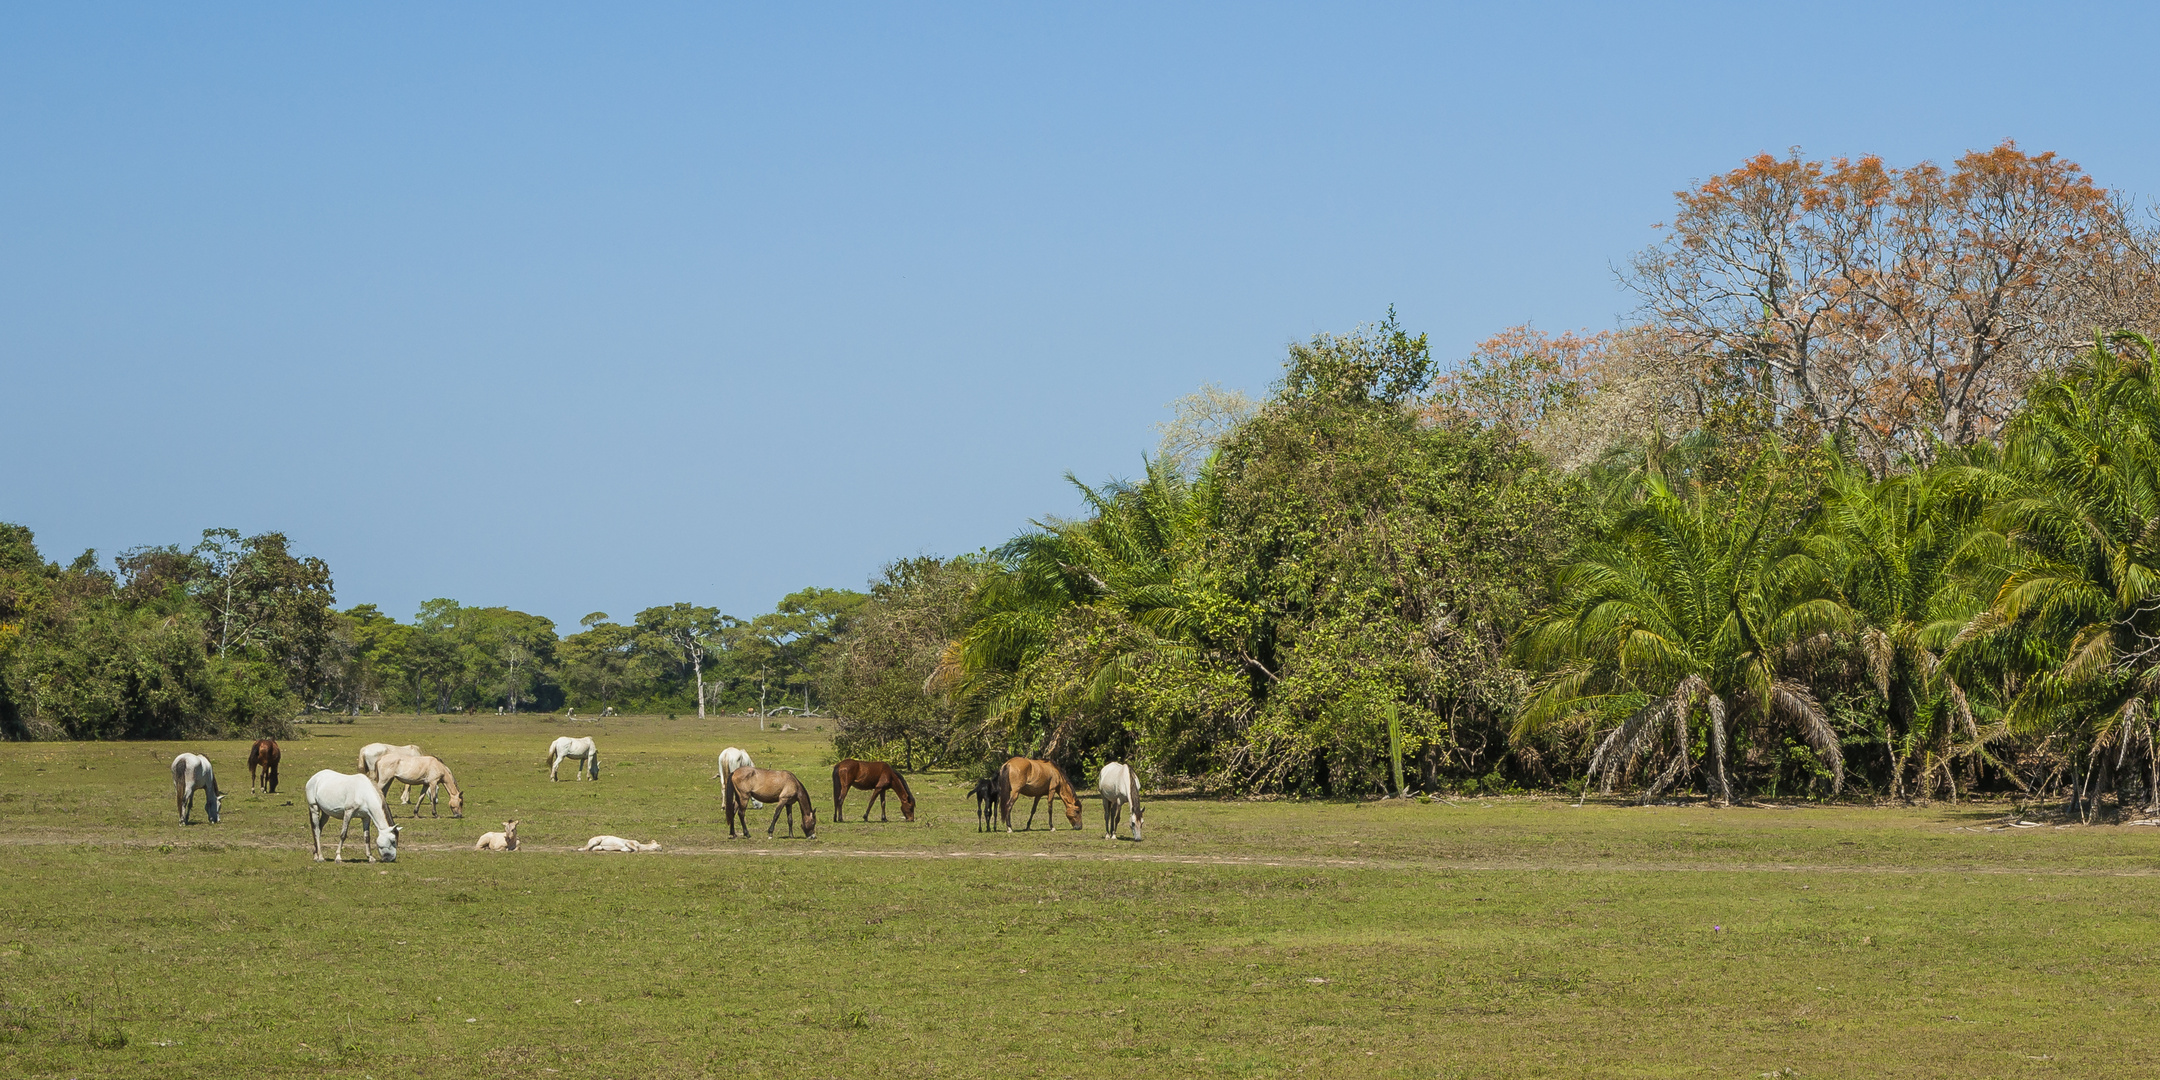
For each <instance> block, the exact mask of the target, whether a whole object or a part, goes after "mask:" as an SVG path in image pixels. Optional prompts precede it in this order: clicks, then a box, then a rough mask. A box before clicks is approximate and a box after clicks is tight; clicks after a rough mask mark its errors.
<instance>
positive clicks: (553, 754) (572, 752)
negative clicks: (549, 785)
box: [547, 735, 600, 780]
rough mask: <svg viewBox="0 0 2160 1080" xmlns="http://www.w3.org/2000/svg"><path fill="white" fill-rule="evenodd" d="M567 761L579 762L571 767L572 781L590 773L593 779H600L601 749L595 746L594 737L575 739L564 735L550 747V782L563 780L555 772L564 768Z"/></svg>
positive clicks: (548, 763)
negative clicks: (563, 764) (563, 765)
mask: <svg viewBox="0 0 2160 1080" xmlns="http://www.w3.org/2000/svg"><path fill="white" fill-rule="evenodd" d="M566 760H567V761H574V762H577V764H575V765H572V766H571V767H570V779H572V780H576V779H577V778H578V776H579V775H580V774H583V773H585V772H588V771H590V772H591V774H592V778H593V779H595V780H598V779H600V748H599V747H597V746H594V745H593V741H592V736H590V735H587V736H583V737H581V738H576V739H573V738H571V737H570V736H568V735H564V736H562V737H560V738H557V739H556V740H555V741H554V742H553V743H551V744H549V745H548V759H547V767H548V779H549V780H560V779H562V778H561V777H559V776H557V775H555V770H557V769H560V768H562V763H563V762H564V761H566Z"/></svg>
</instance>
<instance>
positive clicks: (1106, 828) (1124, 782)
mask: <svg viewBox="0 0 2160 1080" xmlns="http://www.w3.org/2000/svg"><path fill="white" fill-rule="evenodd" d="M1095 790H1097V791H1099V792H1101V793H1102V820H1103V839H1105V840H1115V839H1117V812H1118V806H1119V805H1120V804H1123V805H1124V806H1125V808H1126V809H1127V810H1128V811H1129V812H1130V813H1131V814H1132V821H1131V824H1132V838H1133V839H1134V840H1135V841H1137V840H1139V839H1140V817H1141V814H1142V813H1143V811H1142V810H1141V809H1140V778H1139V777H1137V776H1134V775H1133V771H1132V766H1130V765H1127V764H1125V763H1124V762H1122V761H1113V762H1111V763H1110V764H1108V765H1105V766H1103V767H1102V776H1101V777H1100V778H1098V779H1097V780H1096V781H1095Z"/></svg>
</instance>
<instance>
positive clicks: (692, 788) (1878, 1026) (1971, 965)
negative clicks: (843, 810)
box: [0, 717, 2160, 1080]
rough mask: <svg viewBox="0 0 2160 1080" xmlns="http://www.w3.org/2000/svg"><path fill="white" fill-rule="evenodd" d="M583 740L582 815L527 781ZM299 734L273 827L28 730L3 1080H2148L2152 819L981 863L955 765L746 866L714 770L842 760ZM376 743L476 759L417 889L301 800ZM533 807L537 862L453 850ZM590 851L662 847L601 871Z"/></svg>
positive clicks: (1945, 823)
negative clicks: (860, 817) (1207, 1077)
mask: <svg viewBox="0 0 2160 1080" xmlns="http://www.w3.org/2000/svg"><path fill="white" fill-rule="evenodd" d="M573 728H574V729H575V730H576V731H577V732H579V733H591V734H594V735H596V737H597V738H598V739H599V740H600V744H601V748H602V771H601V780H600V782H599V783H597V784H588V783H575V784H573V783H569V782H567V781H566V782H563V783H557V784H550V783H549V782H548V780H547V776H546V770H545V769H544V768H542V767H541V764H540V762H541V758H542V756H543V753H544V751H545V749H546V746H547V743H548V741H549V740H550V739H551V738H552V737H553V736H554V735H556V734H559V733H562V732H566V731H571V730H573ZM312 730H313V731H315V732H316V735H315V737H312V738H305V739H298V740H294V741H293V742H291V743H289V744H287V747H286V757H285V770H284V772H285V776H284V787H285V791H284V793H282V794H280V795H278V796H275V797H265V796H252V795H249V794H248V792H247V780H246V770H245V769H244V767H243V762H244V760H245V755H246V747H245V745H244V744H241V743H213V744H187V745H186V746H182V745H180V744H146V743H119V744H111V743H108V744H6V745H0V1075H4V1076H10V1077H15V1076H30V1077H36V1076H55V1077H63V1076H144V1077H150V1076H157V1077H164V1076H174V1075H197V1074H199V1075H218V1076H238V1077H248V1076H265V1077H285V1076H302V1075H329V1076H349V1077H375V1078H378V1080H389V1078H390V1077H393V1076H395V1077H414V1076H419V1077H428V1076H439V1077H483V1076H532V1077H557V1076H560V1077H675V1076H707V1075H712V1076H718V1075H729V1076H785V1077H792V1076H805V1077H818V1076H834V1077H838V1076H870V1075H879V1076H1070V1077H1087V1078H1095V1077H1103V1076H1143V1075H1187V1074H1219V1075H1225V1076H1255V1075H1259V1076H1287V1075H1295V1074H1305V1075H1313V1076H1368V1075H1370V1076H1464V1077H1485V1076H1492V1077H1500V1076H1554V1077H1582V1076H1601V1077H1602V1076H1660V1077H1662V1076H1703V1077H1756V1076H1760V1075H1763V1074H1777V1075H1787V1074H1786V1073H1784V1072H1783V1070H1788V1069H1789V1070H1791V1074H1794V1075H1800V1076H1821V1077H1831V1076H1925V1077H1985V1076H2016V1077H2056V1076H2129V1075H2144V1074H2148V1073H2150V1072H2151V1071H2153V1065H2152V1064H2151V1061H2152V1057H2153V1052H2154V1043H2155V1038H2154V1036H2153V1035H2151V1034H2149V1033H2148V1030H2147V1028H2146V1024H2147V1022H2148V1021H2149V1018H2150V1016H2151V1014H2152V1009H2153V1005H2154V998H2155V991H2154V989H2153V985H2154V975H2155V972H2154V967H2153V957H2154V955H2155V952H2156V950H2160V932H2156V928H2155V920H2154V917H2153V912H2154V910H2155V901H2156V900H2160V876H2156V875H2155V873H2154V871H2155V867H2156V862H2160V860H2156V857H2155V856H2156V854H2160V851H2156V849H2160V829H2150V828H2132V827H2115V828H2067V829H2056V828H2052V827H2049V828H2041V829H2030V830H2013V831H1999V832H1989V831H1985V829H1986V828H1987V827H1988V826H1989V825H1992V824H1999V823H2000V822H2001V821H2002V820H2003V817H2004V815H2005V813H2006V812H2007V808H2006V807H2003V806H2000V805H1984V806H1962V807H1948V806H1938V807H1934V808H1928V809H1920V810H1889V809H1867V808H1806V809H1797V808H1796V809H1781V810H1772V809H1734V810H1715V811H1713V810H1708V809H1703V808H1680V807H1650V808H1637V807H1627V806H1618V805H1607V806H1600V805H1597V804H1592V805H1590V806H1586V807H1582V808H1576V807H1574V806H1573V805H1572V804H1570V803H1568V802H1565V801H1561V800H1553V799H1533V798H1523V799H1507V800H1471V801H1458V802H1456V803H1454V804H1450V803H1446V802H1439V803H1433V804H1430V805H1421V804H1416V803H1407V804H1404V803H1391V804H1371V803H1366V804H1352V803H1329V802H1304V803H1295V802H1221V801H1214V800H1202V799H1175V798H1172V799H1160V800H1154V801H1151V802H1150V804H1149V822H1148V825H1149V827H1148V831H1147V837H1148V838H1147V841H1146V842H1145V843H1142V844H1132V843H1129V842H1122V841H1121V842H1118V843H1115V844H1112V843H1106V842H1105V841H1104V840H1103V839H1102V838H1101V833H1100V832H1099V831H1096V830H1098V829H1099V828H1100V826H1099V817H1098V816H1097V815H1098V814H1099V812H1100V811H1099V808H1098V804H1096V803H1095V802H1094V801H1093V800H1092V799H1091V800H1088V802H1087V805H1086V808H1085V813H1086V816H1085V818H1084V823H1085V826H1086V827H1085V828H1084V829H1083V830H1082V831H1079V832H1074V831H1071V830H1070V829H1066V828H1063V827H1062V815H1061V816H1060V824H1061V827H1060V828H1059V829H1058V830H1057V831H1055V832H1048V831H1043V830H1041V829H1040V828H1038V829H1037V831H1035V832H1034V833H1032V834H1018V835H1012V836H1008V835H1005V834H1003V833H998V834H992V835H982V834H978V833H976V832H975V831H974V826H973V811H972V806H971V804H969V803H968V802H967V801H966V799H965V797H964V795H965V787H964V786H963V785H961V784H960V783H959V782H958V781H957V780H955V779H954V778H952V777H949V776H938V775H932V776H925V777H921V778H918V780H917V791H916V794H917V797H918V798H919V799H920V800H921V803H922V808H921V813H919V814H918V817H917V821H916V823H914V824H902V823H900V821H899V816H898V813H897V808H896V809H895V812H894V820H893V822H892V823H890V824H879V823H877V822H875V821H872V822H871V823H869V824H867V825H866V824H861V823H858V822H853V821H850V822H847V823H844V824H843V823H836V822H834V821H832V820H831V819H830V816H829V811H830V807H829V805H827V806H823V807H821V811H823V812H824V813H825V815H826V816H824V817H821V819H820V822H819V825H820V828H819V832H818V836H817V838H816V839H815V840H808V841H805V840H799V839H798V840H795V841H788V840H786V839H784V838H783V839H780V840H773V841H767V840H766V839H764V837H763V820H764V819H763V816H762V815H760V818H759V836H758V838H757V839H756V840H753V841H748V842H745V841H735V842H733V843H730V842H729V841H728V840H727V839H726V837H725V830H724V828H723V826H722V824H721V809H720V802H719V796H718V784H717V782H716V781H713V780H711V779H709V778H710V777H711V775H712V772H713V755H714V754H715V753H716V752H717V751H718V750H719V749H720V748H721V747H723V746H726V745H728V744H730V743H733V744H736V745H740V746H743V747H745V748H746V749H749V750H750V751H751V752H752V753H753V754H754V755H756V756H757V758H758V762H759V764H760V765H765V766H778V767H781V768H790V769H794V770H795V771H796V772H798V773H799V774H801V775H802V776H803V778H804V780H805V782H806V783H807V784H808V785H809V786H810V788H811V790H812V791H813V792H819V793H821V794H820V801H821V802H825V801H826V800H827V799H828V798H829V790H830V781H829V779H828V778H827V771H826V766H825V763H826V762H828V761H829V760H830V758H831V753H830V749H829V747H828V746H827V745H826V743H825V742H824V737H823V735H822V734H820V733H818V732H816V731H814V730H813V731H804V732H773V733H760V732H758V731H757V730H756V725H755V722H754V721H750V722H746V721H742V720H739V719H729V720H712V721H704V722H699V721H695V720H681V721H672V722H671V721H665V720H654V719H626V720H611V721H607V722H605V723H604V724H600V725H584V724H580V725H569V724H565V723H563V722H561V721H542V720H535V719H530V718H496V717H488V718H485V719H484V720H475V721H452V722H448V723H442V722H438V721H436V720H434V719H433V718H428V719H424V720H414V719H412V718H386V719H374V718H371V719H368V720H364V721H363V722H362V723H359V724H356V725H351V726H338V727H324V728H316V729H312ZM375 739H382V740H385V741H390V742H408V741H413V742H418V743H420V744H421V746H422V747H424V748H426V749H428V750H429V751H430V752H433V753H436V754H438V755H439V756H441V757H443V758H444V759H445V760H446V761H448V762H449V763H450V765H451V766H452V768H454V769H455V770H456V771H457V774H458V779H459V781H460V782H461V783H462V784H463V785H464V787H465V789H466V793H467V816H466V818H465V819H464V820H462V821H458V820H453V819H452V818H450V817H449V815H448V813H447V811H445V813H444V816H443V817H442V818H441V819H440V820H435V819H431V818H429V817H427V816H425V815H423V816H420V817H418V818H413V817H411V816H409V814H405V813H400V814H398V820H399V821H400V823H401V824H405V825H407V826H408V831H407V833H406V837H405V844H404V851H403V856H402V857H401V858H400V859H399V861H398V862H397V863H395V864H392V865H388V866H379V865H370V864H367V863H364V862H349V863H345V864H342V865H333V864H328V863H325V864H316V863H314V862H312V861H311V860H310V858H309V854H308V842H307V829H306V820H305V818H306V815H305V809H304V806H302V805H301V803H302V799H301V794H300V793H301V790H302V788H303V786H304V785H305V783H306V780H307V777H308V775H309V774H310V773H312V772H313V771H314V770H315V769H318V768H323V767H335V768H339V769H342V770H346V771H349V770H351V768H352V764H353V762H352V759H353V756H354V753H355V751H356V750H357V748H358V747H359V745H360V744H361V743H363V742H367V741H371V740H375ZM180 749H197V750H201V751H203V752H206V753H208V754H209V755H210V756H211V758H212V760H213V761H215V762H216V763H217V766H218V771H219V777H220V780H221V781H222V782H223V783H224V785H225V787H226V789H227V791H228V793H229V796H228V798H227V799H226V804H225V805H226V812H225V821H224V823H223V824H220V825H218V826H214V827H213V826H209V825H204V824H200V823H199V822H200V821H201V820H202V817H201V808H200V806H199V805H198V807H197V821H198V824H196V825H193V826H190V827H187V828H182V827H180V826H179V825H178V823H177V817H176V815H175V814H174V812H173V807H172V797H171V793H170V788H171V782H170V776H169V773H168V772H167V763H168V762H170V760H171V758H172V756H173V754H175V753H177V752H178V751H179V750H180ZM860 798H861V796H860V794H859V793H858V794H857V795H856V796H854V799H853V801H851V809H852V810H853V811H854V812H855V813H857V814H859V813H860V802H859V800H860ZM394 812H395V811H394ZM508 817H515V818H519V819H521V820H522V821H523V822H524V824H523V825H521V826H520V829H519V832H520V837H521V839H522V840H524V841H525V844H526V849H525V850H523V851H520V852H516V853H512V854H489V853H478V852H473V851H470V850H468V849H469V847H470V845H471V843H472V841H473V839H474V838H475V837H477V836H478V835H479V834H480V833H481V832H484V831H487V830H490V829H494V828H497V827H499V823H500V822H501V820H502V819H504V818H508ZM1038 824H1039V820H1038ZM603 832H609V833H617V834H620V835H624V836H629V837H633V838H635V839H639V840H659V841H660V842H661V843H662V844H664V845H665V846H666V850H665V851H663V852H661V853H659V854H650V855H586V854H580V853H577V852H576V851H575V850H574V849H575V848H576V847H577V846H578V845H580V844H582V843H583V842H584V840H585V838H586V837H588V836H591V835H593V834H596V833H603ZM356 838H357V830H356ZM357 847H358V845H357V840H356V842H355V843H353V844H349V845H348V846H347V848H346V852H347V854H348V855H354V854H355V853H356V851H357ZM549 1070H553V1071H549Z"/></svg>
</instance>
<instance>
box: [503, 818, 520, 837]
mask: <svg viewBox="0 0 2160 1080" xmlns="http://www.w3.org/2000/svg"><path fill="white" fill-rule="evenodd" d="M503 835H504V836H516V835H517V822H515V821H505V822H503Z"/></svg>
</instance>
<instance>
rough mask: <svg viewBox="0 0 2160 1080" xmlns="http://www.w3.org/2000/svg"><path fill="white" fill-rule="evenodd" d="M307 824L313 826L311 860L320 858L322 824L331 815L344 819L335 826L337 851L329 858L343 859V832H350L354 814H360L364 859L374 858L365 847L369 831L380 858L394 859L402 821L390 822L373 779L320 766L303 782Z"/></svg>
mask: <svg viewBox="0 0 2160 1080" xmlns="http://www.w3.org/2000/svg"><path fill="white" fill-rule="evenodd" d="M307 813H308V826H309V827H310V828H312V829H314V830H315V861H316V862H321V861H323V858H322V827H323V822H326V821H328V820H330V819H331V818H334V817H342V818H344V819H345V824H344V827H342V828H340V829H339V830H338V836H337V854H335V855H333V856H331V861H332V862H343V861H345V836H346V834H348V833H350V832H352V819H353V815H354V814H360V815H363V816H362V817H361V818H360V848H361V850H363V851H366V852H367V853H368V861H369V862H374V861H375V851H374V850H371V849H369V848H368V836H369V834H370V833H371V832H372V833H373V834H374V838H375V847H376V848H379V849H381V851H382V861H384V862H396V861H397V842H398V833H400V832H403V831H404V830H405V826H403V825H392V824H390V811H389V810H387V809H385V808H384V807H383V801H382V792H380V791H377V790H375V781H373V780H370V779H368V778H367V777H365V776H361V775H358V774H355V773H341V772H338V771H337V770H335V769H324V770H323V771H321V772H319V773H316V774H315V775H313V776H310V777H308V782H307Z"/></svg>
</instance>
